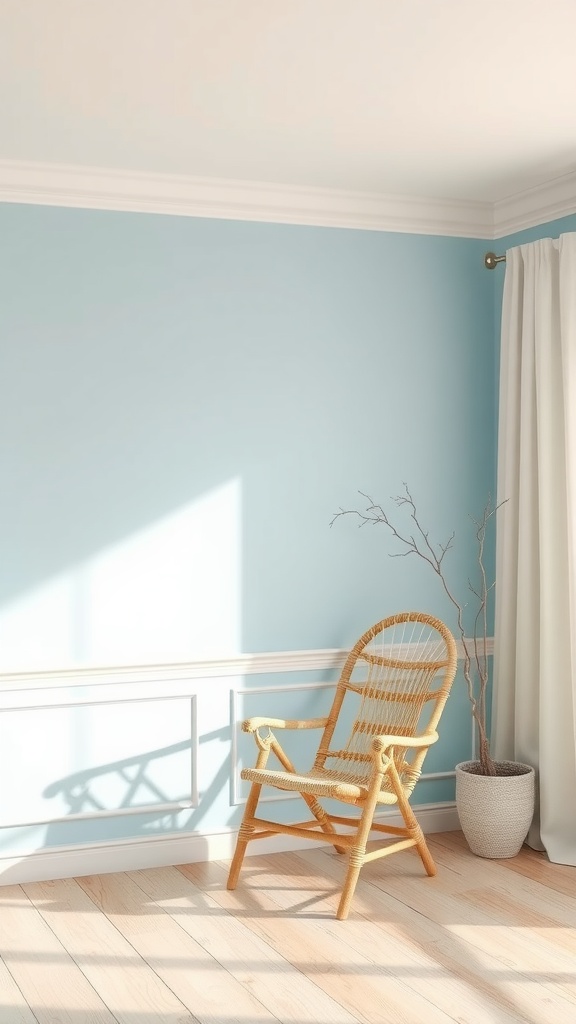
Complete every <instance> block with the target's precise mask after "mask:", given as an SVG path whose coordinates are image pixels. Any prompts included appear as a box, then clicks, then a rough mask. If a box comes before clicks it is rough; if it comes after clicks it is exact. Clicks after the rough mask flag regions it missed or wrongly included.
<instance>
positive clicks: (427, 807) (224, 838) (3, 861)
mask: <svg viewBox="0 0 576 1024" xmlns="http://www.w3.org/2000/svg"><path fill="white" fill-rule="evenodd" d="M414 810H415V812H416V815H417V817H418V820H419V822H420V824H421V826H422V828H423V830H424V832H426V833H433V832H451V831H452V830H454V829H458V828H460V824H459V821H458V814H457V812H456V805H455V804H454V803H437V804H421V805H420V806H416V807H415V808H414ZM378 820H385V821H387V822H389V824H391V825H396V824H401V820H400V815H399V814H398V812H396V811H385V812H383V813H382V814H380V815H378ZM236 835H237V832H236V830H235V829H231V828H228V829H218V830H217V831H215V832H210V833H204V834H201V833H194V832H193V833H188V834H187V835H181V834H180V833H176V834H174V833H172V834H167V835H162V836H150V837H148V836H147V837H144V838H137V839H122V840H118V841H116V842H113V843H94V844H91V845H88V844H86V845H80V846H59V847H57V848H55V849H53V850H34V851H31V852H29V853H22V854H20V856H12V857H8V856H6V857H1V856H0V885H17V884H20V883H21V882H43V881H47V880H50V879H53V878H76V877H78V876H80V875H96V874H107V873H109V872H114V871H137V870H138V869H139V868H155V867H166V866H167V865H171V864H192V863H195V862H198V861H210V860H229V859H230V857H231V856H232V854H233V851H234V846H235V842H236ZM306 845H307V844H306V841H305V840H301V839H298V838H297V837H295V836H287V835H277V836H274V837H273V838H272V839H263V840H262V841H261V842H260V841H258V842H255V843H252V844H251V845H250V846H249V847H248V854H249V855H257V854H259V853H260V854H263V853H281V852H284V851H287V850H298V849H302V848H303V847H304V846H306Z"/></svg>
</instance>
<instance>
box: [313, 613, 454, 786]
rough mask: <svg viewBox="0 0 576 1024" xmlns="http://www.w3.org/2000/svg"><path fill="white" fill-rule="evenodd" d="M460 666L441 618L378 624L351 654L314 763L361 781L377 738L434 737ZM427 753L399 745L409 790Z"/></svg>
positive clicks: (396, 618)
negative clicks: (387, 735)
mask: <svg viewBox="0 0 576 1024" xmlns="http://www.w3.org/2000/svg"><path fill="white" fill-rule="evenodd" d="M456 667H457V650H456V642H455V640H454V637H453V636H452V633H451V632H450V630H449V629H448V628H447V627H446V626H445V625H444V623H443V622H441V621H440V620H439V619H436V618H433V617H432V616H431V615H426V614H423V613H420V612H402V613H400V614H398V615H391V616H390V617H389V618H386V619H382V621H381V622H377V623H376V625H374V626H372V628H371V629H369V630H367V631H366V633H364V634H363V636H361V637H360V639H359V640H358V641H357V643H356V644H355V645H354V647H353V648H352V650H351V651H350V654H349V655H348V657H347V659H346V662H345V664H344V668H343V669H342V673H341V675H340V679H339V681H338V685H337V687H336V695H335V698H334V702H333V704H332V708H331V711H330V714H329V717H328V724H327V726H326V728H325V730H324V733H323V735H322V739H321V741H320V746H319V749H318V753H317V755H316V760H315V762H314V767H315V768H316V769H320V770H323V771H325V772H326V771H327V772H329V773H330V774H332V773H334V775H337V776H338V777H340V778H341V777H343V776H346V777H347V778H348V779H349V780H350V781H354V782H357V781H361V780H364V779H366V778H367V777H368V774H369V772H370V768H371V764H372V756H371V748H372V740H373V738H374V737H375V736H378V735H382V734H389V735H394V736H416V735H418V736H421V735H432V734H433V733H434V732H435V731H436V727H437V725H438V722H439V719H440V716H441V714H442V711H443V710H444V706H445V704H446V701H447V699H448V695H449V693H450V687H451V686H452V682H453V680H454V676H455V674H456ZM349 705H352V706H349ZM349 723H352V724H351V726H350V724H349ZM425 756H426V749H424V750H409V749H408V748H406V747H402V746H400V745H398V746H396V747H395V749H394V760H395V763H396V767H397V769H398V773H399V774H400V777H401V779H402V782H403V785H404V787H405V788H406V790H407V792H411V790H412V789H413V788H414V786H415V784H416V782H417V780H418V778H419V776H420V773H421V771H422V763H423V761H424V758H425Z"/></svg>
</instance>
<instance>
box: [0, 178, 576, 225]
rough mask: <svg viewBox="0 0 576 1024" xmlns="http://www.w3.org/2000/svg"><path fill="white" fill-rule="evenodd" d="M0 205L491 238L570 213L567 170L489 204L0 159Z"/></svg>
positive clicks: (573, 194)
mask: <svg viewBox="0 0 576 1024" xmlns="http://www.w3.org/2000/svg"><path fill="white" fill-rule="evenodd" d="M0 202H5V203H26V204H34V205H39V206H65V207H75V208H79V209H88V210H116V211H120V212H132V213H160V214H168V215H171V216H176V217H207V218H216V219H226V220H246V221H261V222H266V223H275V224H307V225H310V226H317V227H336V228H357V229H360V230H364V231H398V232H401V233H408V234H438V235H447V236H454V237H464V238H483V239H486V240H496V239H499V238H503V237H504V236H505V235H508V234H512V233H513V232H515V231H520V230H522V229H524V228H530V227H535V226H536V225H538V224H545V223H547V222H548V221H553V220H557V219H558V218H559V217H565V216H568V215H570V214H574V213H576V171H569V172H567V173H566V174H563V175H561V176H559V177H556V178H554V179H552V180H550V181H546V182H543V183H541V184H539V185H535V186H533V187H532V188H529V189H524V190H522V191H521V192H518V193H515V194H513V195H510V196H506V197H505V198H503V199H499V200H497V201H496V202H494V203H492V202H474V201H469V202H467V201H465V200H456V199H454V200H450V199H432V198H426V197H418V196H404V195H387V194H384V193H367V192H366V193H365V192H352V191H344V190H337V189H320V188H303V187H299V186H294V185H292V186H290V185H275V184H273V183H271V182H256V181H240V180H232V179H230V180H228V179H218V178H193V177H186V176H182V175H168V174H144V173H141V172H138V171H126V170H115V169H107V168H102V167H80V166H74V165H70V164H51V163H46V164H43V163H31V162H22V161H16V160H0Z"/></svg>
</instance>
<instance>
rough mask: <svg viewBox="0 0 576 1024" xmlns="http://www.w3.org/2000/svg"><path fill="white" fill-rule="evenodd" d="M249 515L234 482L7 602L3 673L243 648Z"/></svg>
mask: <svg viewBox="0 0 576 1024" xmlns="http://www.w3.org/2000/svg"><path fill="white" fill-rule="evenodd" d="M240 517H241V490H240V481H239V480H233V481H230V482H229V483H227V484H225V485H224V486H222V487H219V488H217V489H215V490H213V491H211V492H209V493H207V494H205V495H203V496H202V497H201V498H198V499H196V500H195V501H193V502H190V503H189V504H188V505H186V506H184V507H183V508H181V509H179V510H178V511H176V512H174V513H172V514H171V515H169V516H166V517H165V518H163V519H161V520H159V521H157V522H155V523H154V524H152V525H151V526H148V527H146V528H145V529H143V530H140V531H138V532H137V533H134V534H132V535H131V536H130V537H128V538H127V539H125V540H123V541H120V542H119V543H118V544H115V545H114V546H112V547H109V548H107V549H105V550H103V551H100V552H98V554H96V555H94V556H93V557H92V558H90V559H88V560H87V561H85V562H83V563H81V564H79V565H77V566H75V567H74V568H72V569H70V570H69V571H67V572H65V573H62V574H61V575H59V576H58V577H56V578H54V579H52V580H50V581H48V582H46V583H45V584H44V585H42V586H41V587H38V588H36V589H35V590H34V591H31V592H29V593H28V594H26V595H25V596H24V597H22V598H19V599H18V600H17V601H14V602H13V603H11V604H9V605H6V606H4V607H2V608H0V671H2V672H10V671H27V670H38V669H57V668H65V667H70V666H76V665H78V666H80V665H82V666H84V665H141V664H156V663H163V662H180V661H190V660H194V659H198V658H207V657H211V656H225V655H228V654H235V653H238V651H239V649H240V593H241V589H240V574H241V551H240V543H241V520H240Z"/></svg>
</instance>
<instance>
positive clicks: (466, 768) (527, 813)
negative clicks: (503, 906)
mask: <svg viewBox="0 0 576 1024" xmlns="http://www.w3.org/2000/svg"><path fill="white" fill-rule="evenodd" d="M478 768H479V762H478V761H462V762H461V764H457V765H456V809H457V811H458V817H459V818H460V825H461V826H462V831H463V833H464V836H465V838H466V842H467V843H468V846H469V847H470V849H471V850H472V853H475V854H476V855H477V856H478V857H491V858H498V857H502V858H504V857H515V856H516V854H517V853H518V852H519V850H520V847H521V846H522V843H523V842H524V840H525V838H526V836H527V834H528V829H529V828H530V822H531V821H532V816H533V814H534V769H533V768H531V767H530V765H528V764H520V763H519V762H518V761H497V762H496V770H497V772H498V775H479V774H478ZM475 769H476V770H475Z"/></svg>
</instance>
